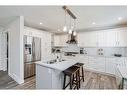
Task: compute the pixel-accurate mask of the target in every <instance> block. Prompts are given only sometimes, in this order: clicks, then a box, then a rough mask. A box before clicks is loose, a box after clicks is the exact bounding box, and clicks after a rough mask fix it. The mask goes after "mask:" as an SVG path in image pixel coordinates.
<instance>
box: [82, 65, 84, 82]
mask: <svg viewBox="0 0 127 95" xmlns="http://www.w3.org/2000/svg"><path fill="white" fill-rule="evenodd" d="M82 79H83V82H84V70H83V66H82Z"/></svg>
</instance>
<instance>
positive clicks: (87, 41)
mask: <svg viewBox="0 0 127 95" xmlns="http://www.w3.org/2000/svg"><path fill="white" fill-rule="evenodd" d="M77 41H78V46H83V47H95V46H97V32H85V33H78V35H77Z"/></svg>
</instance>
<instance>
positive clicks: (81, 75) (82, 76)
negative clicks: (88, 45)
mask: <svg viewBox="0 0 127 95" xmlns="http://www.w3.org/2000/svg"><path fill="white" fill-rule="evenodd" d="M83 65H84V64H83V63H76V64H74V66H77V67H79V68H80V70H81V74H80V73H79V77H80V79H79V88H80V81H81V80H83V82H84V69H83ZM80 70H79V72H80Z"/></svg>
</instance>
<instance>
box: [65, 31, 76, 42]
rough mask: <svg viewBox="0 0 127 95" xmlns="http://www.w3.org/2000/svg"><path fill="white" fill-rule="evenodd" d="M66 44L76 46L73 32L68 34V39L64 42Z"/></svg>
mask: <svg viewBox="0 0 127 95" xmlns="http://www.w3.org/2000/svg"><path fill="white" fill-rule="evenodd" d="M66 43H68V44H77V40H76V36H74V31H72V33H71V34H70V39H69V40H68V41H67V42H66Z"/></svg>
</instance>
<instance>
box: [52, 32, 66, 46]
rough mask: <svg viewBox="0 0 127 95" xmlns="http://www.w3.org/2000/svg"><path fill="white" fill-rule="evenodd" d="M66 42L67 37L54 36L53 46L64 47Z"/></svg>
mask: <svg viewBox="0 0 127 95" xmlns="http://www.w3.org/2000/svg"><path fill="white" fill-rule="evenodd" d="M67 41H68V35H67V34H64V35H54V46H66V45H67V43H66V42H67Z"/></svg>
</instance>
